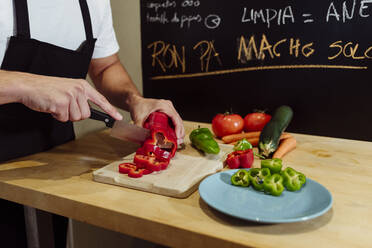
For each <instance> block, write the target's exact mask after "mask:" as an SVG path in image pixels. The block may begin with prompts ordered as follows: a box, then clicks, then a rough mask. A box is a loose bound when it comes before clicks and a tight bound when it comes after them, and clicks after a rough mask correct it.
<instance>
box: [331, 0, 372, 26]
mask: <svg viewBox="0 0 372 248" xmlns="http://www.w3.org/2000/svg"><path fill="white" fill-rule="evenodd" d="M357 3H358V5H357ZM370 3H372V0H360V1H357V0H353V2H352V4H349V5H348V4H347V2H346V1H344V2H343V3H342V6H340V5H335V3H334V2H330V4H329V6H328V10H327V14H326V22H329V21H330V20H334V21H337V22H339V21H342V22H343V23H345V22H347V21H349V20H352V19H353V18H356V17H360V18H368V17H369V16H370V15H369V12H368V10H369V5H368V4H370ZM356 8H358V9H359V11H355V9H356ZM356 13H357V14H356Z"/></svg>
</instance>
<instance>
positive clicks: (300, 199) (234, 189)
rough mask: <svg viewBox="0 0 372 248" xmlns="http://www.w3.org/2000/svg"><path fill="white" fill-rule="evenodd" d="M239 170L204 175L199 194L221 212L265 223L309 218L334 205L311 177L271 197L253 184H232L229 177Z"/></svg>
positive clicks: (326, 191)
mask: <svg viewBox="0 0 372 248" xmlns="http://www.w3.org/2000/svg"><path fill="white" fill-rule="evenodd" d="M236 171H237V170H228V171H223V172H219V173H216V174H213V175H211V176H209V177H207V178H205V179H204V180H203V181H202V182H201V183H200V185H199V194H200V197H201V198H202V199H203V200H204V201H205V202H206V203H207V204H208V205H209V206H211V207H212V208H214V209H216V210H218V211H221V212H222V213H225V214H228V215H231V216H234V217H237V218H241V219H244V220H249V221H256V222H262V223H289V222H298V221H305V220H310V219H313V218H315V217H318V216H320V215H322V214H324V213H326V212H327V211H328V210H329V209H330V208H331V206H332V202H333V200H332V195H331V193H330V192H329V191H328V190H327V189H326V188H325V187H324V186H322V185H321V184H319V183H317V182H315V181H313V180H311V179H309V178H306V184H305V185H304V186H303V187H302V188H301V189H300V190H299V191H295V192H290V191H287V190H284V191H283V193H282V194H281V195H280V196H271V195H267V194H265V193H263V192H259V191H256V190H254V189H253V188H252V187H251V186H250V187H248V188H246V187H238V186H233V185H232V184H231V181H230V178H231V175H232V174H234V173H235V172H236Z"/></svg>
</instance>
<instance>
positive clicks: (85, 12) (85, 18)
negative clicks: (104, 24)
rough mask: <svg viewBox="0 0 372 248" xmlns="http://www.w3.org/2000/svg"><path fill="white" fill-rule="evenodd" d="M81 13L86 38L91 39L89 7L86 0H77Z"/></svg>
mask: <svg viewBox="0 0 372 248" xmlns="http://www.w3.org/2000/svg"><path fill="white" fill-rule="evenodd" d="M79 3H80V9H81V13H82V15H83V21H84V27H85V35H86V39H87V40H93V31H92V22H91V20H90V14H89V8H88V4H87V1H86V0H79Z"/></svg>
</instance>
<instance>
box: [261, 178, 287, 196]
mask: <svg viewBox="0 0 372 248" xmlns="http://www.w3.org/2000/svg"><path fill="white" fill-rule="evenodd" d="M263 187H264V191H265V193H267V194H270V195H273V196H280V195H281V194H282V192H283V190H284V186H283V178H282V176H281V175H280V174H277V173H275V174H273V175H270V176H268V177H266V178H265V180H264V183H263Z"/></svg>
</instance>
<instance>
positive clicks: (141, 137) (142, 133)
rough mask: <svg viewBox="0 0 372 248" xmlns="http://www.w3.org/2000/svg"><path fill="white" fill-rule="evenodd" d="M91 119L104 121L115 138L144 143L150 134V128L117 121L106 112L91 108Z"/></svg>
mask: <svg viewBox="0 0 372 248" xmlns="http://www.w3.org/2000/svg"><path fill="white" fill-rule="evenodd" d="M90 113H91V115H90V117H89V118H90V119H93V120H97V121H102V122H103V123H105V125H106V127H109V128H111V132H110V135H111V136H112V137H114V138H117V139H121V140H126V141H132V142H136V143H142V142H143V141H145V140H146V139H147V137H149V136H150V130H148V129H146V128H142V127H139V126H136V125H134V124H130V123H128V122H126V121H123V120H122V121H117V120H115V119H114V118H112V117H111V116H109V115H108V114H106V113H103V112H101V111H99V110H96V109H94V108H90Z"/></svg>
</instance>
